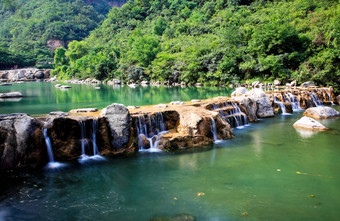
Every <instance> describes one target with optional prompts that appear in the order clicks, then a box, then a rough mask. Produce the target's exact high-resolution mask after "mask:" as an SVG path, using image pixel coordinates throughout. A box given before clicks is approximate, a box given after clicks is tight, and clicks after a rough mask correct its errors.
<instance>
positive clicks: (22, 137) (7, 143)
mask: <svg viewBox="0 0 340 221" xmlns="http://www.w3.org/2000/svg"><path fill="white" fill-rule="evenodd" d="M46 162H47V154H46V149H45V148H44V142H43V138H42V131H41V125H40V123H39V122H38V120H37V119H35V118H32V117H30V116H28V115H27V114H8V115H0V168H1V169H0V170H6V169H13V168H17V169H18V168H26V167H29V168H37V167H41V166H42V165H44V164H45V163H46Z"/></svg>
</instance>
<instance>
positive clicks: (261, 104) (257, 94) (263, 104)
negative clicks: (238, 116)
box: [246, 89, 274, 118]
mask: <svg viewBox="0 0 340 221" xmlns="http://www.w3.org/2000/svg"><path fill="white" fill-rule="evenodd" d="M246 95H248V96H251V97H253V98H254V99H255V101H256V104H257V112H256V115H257V117H259V118H266V117H274V110H273V107H272V106H271V103H270V100H269V97H268V96H267V95H266V93H265V92H264V91H263V90H262V89H252V90H251V91H248V92H247V93H246Z"/></svg>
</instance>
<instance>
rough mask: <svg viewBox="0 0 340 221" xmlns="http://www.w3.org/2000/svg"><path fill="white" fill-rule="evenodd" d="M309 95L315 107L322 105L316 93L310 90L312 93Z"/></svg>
mask: <svg viewBox="0 0 340 221" xmlns="http://www.w3.org/2000/svg"><path fill="white" fill-rule="evenodd" d="M310 96H311V98H312V101H313V103H314V105H315V106H316V107H318V106H321V105H322V101H321V100H320V99H319V98H318V95H316V94H315V93H314V92H312V94H311V95H310Z"/></svg>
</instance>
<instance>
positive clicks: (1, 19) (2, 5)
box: [0, 0, 125, 68]
mask: <svg viewBox="0 0 340 221" xmlns="http://www.w3.org/2000/svg"><path fill="white" fill-rule="evenodd" d="M117 1H118V3H123V2H125V1H121V0H117ZM87 2H88V1H85V0H48V1H46V0H29V1H26V0H1V1H0V42H1V41H4V42H6V45H4V46H3V47H5V48H6V50H7V51H8V52H9V53H10V54H11V56H9V57H8V58H7V62H6V65H5V66H3V67H4V68H9V67H12V66H13V65H19V66H32V65H35V64H36V63H39V62H40V61H41V56H45V58H46V59H48V60H52V59H53V53H52V52H51V51H50V49H49V48H48V47H47V44H46V42H47V41H48V40H60V41H64V42H65V43H66V42H68V41H71V40H82V39H84V38H85V37H87V36H88V35H89V33H90V31H92V30H93V29H95V28H96V27H97V26H98V25H99V24H100V22H101V21H102V20H103V19H104V14H106V13H107V12H108V8H109V6H108V5H109V1H108V0H97V1H93V2H94V3H91V4H92V5H88V4H87ZM90 2H91V1H90ZM111 2H112V1H111ZM39 56H40V58H39ZM3 67H0V68H3Z"/></svg>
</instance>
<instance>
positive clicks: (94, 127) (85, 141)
mask: <svg viewBox="0 0 340 221" xmlns="http://www.w3.org/2000/svg"><path fill="white" fill-rule="evenodd" d="M79 126H80V133H81V139H80V140H81V156H80V158H79V162H80V163H85V162H87V161H90V160H105V158H104V157H102V156H100V154H99V151H98V146H97V136H96V134H97V130H98V125H97V119H93V121H92V146H93V155H92V156H89V155H86V147H89V142H88V139H87V138H86V134H85V133H86V123H85V121H79Z"/></svg>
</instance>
